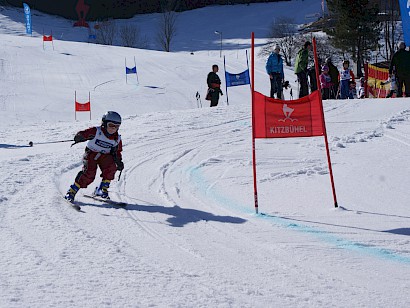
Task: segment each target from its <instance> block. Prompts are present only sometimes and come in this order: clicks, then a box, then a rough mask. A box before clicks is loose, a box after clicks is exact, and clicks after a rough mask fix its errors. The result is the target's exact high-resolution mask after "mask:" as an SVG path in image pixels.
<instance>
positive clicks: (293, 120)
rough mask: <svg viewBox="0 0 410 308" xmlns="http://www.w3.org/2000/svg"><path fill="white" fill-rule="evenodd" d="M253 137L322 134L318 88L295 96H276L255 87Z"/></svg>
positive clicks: (322, 121) (322, 122)
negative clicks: (264, 93) (292, 97)
mask: <svg viewBox="0 0 410 308" xmlns="http://www.w3.org/2000/svg"><path fill="white" fill-rule="evenodd" d="M254 95H255V97H254V110H253V111H254V126H255V128H254V129H255V131H254V133H255V135H254V137H255V138H289V137H312V136H323V135H324V120H323V114H322V109H321V100H320V93H319V90H317V91H314V92H312V93H311V94H310V95H309V96H305V97H302V98H299V99H296V100H289V101H284V100H279V99H274V98H270V97H267V96H265V95H263V94H261V93H259V92H256V91H255V94H254Z"/></svg>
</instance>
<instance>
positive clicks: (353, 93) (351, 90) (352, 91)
mask: <svg viewBox="0 0 410 308" xmlns="http://www.w3.org/2000/svg"><path fill="white" fill-rule="evenodd" d="M349 98H357V90H356V81H353V80H350V81H349Z"/></svg>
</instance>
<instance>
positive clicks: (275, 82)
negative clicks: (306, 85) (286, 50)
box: [265, 45, 285, 99]
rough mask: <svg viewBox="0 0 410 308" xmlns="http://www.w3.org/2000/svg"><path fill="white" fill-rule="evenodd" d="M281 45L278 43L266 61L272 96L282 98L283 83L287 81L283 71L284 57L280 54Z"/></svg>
mask: <svg viewBox="0 0 410 308" xmlns="http://www.w3.org/2000/svg"><path fill="white" fill-rule="evenodd" d="M279 52H280V47H279V45H276V46H275V48H274V49H273V52H272V53H271V54H270V55H269V57H268V60H267V61H266V67H265V68H266V73H268V75H269V78H270V97H272V98H275V94H276V97H277V98H278V99H282V96H283V95H282V83H283V82H284V81H285V75H284V73H283V59H282V56H281V55H280V54H279Z"/></svg>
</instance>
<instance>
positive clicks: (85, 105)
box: [75, 102, 91, 112]
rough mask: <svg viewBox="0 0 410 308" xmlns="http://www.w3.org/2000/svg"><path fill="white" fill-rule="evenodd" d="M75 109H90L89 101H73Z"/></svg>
mask: <svg viewBox="0 0 410 308" xmlns="http://www.w3.org/2000/svg"><path fill="white" fill-rule="evenodd" d="M75 111H77V112H81V111H91V103H90V102H86V103H79V102H75Z"/></svg>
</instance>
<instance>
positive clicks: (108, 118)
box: [65, 111, 124, 202]
mask: <svg viewBox="0 0 410 308" xmlns="http://www.w3.org/2000/svg"><path fill="white" fill-rule="evenodd" d="M120 125H121V116H120V115H119V114H118V113H117V112H115V111H108V112H106V113H105V114H104V115H103V117H102V124H101V126H96V127H90V128H88V129H86V130H83V131H80V132H78V133H77V134H76V135H75V137H74V143H79V142H84V141H88V143H87V146H86V148H85V153H84V156H83V169H82V170H81V171H80V172H79V173H78V174H77V176H76V178H75V181H74V184H73V185H71V186H70V188H69V189H68V191H67V194H66V195H65V199H66V200H68V201H69V202H74V198H75V195H76V194H77V192H78V190H79V189H80V188H86V187H87V186H88V185H90V184H91V183H92V182H93V181H94V179H95V175H96V173H97V167H99V168H100V169H101V175H100V176H101V178H102V180H101V184H100V186H99V187H97V188H96V190H95V192H94V194H95V195H97V196H100V197H101V198H104V199H109V196H108V188H109V187H110V182H111V181H112V180H113V179H114V176H115V172H116V171H117V170H119V171H122V170H123V169H124V163H123V162H122V155H121V152H122V141H121V135H119V134H118V129H119V128H120Z"/></svg>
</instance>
